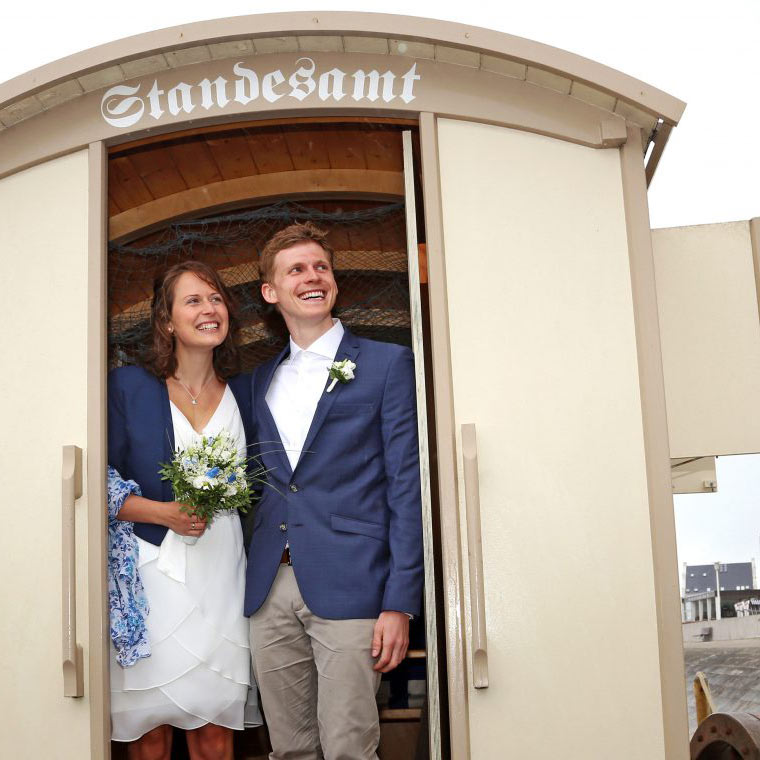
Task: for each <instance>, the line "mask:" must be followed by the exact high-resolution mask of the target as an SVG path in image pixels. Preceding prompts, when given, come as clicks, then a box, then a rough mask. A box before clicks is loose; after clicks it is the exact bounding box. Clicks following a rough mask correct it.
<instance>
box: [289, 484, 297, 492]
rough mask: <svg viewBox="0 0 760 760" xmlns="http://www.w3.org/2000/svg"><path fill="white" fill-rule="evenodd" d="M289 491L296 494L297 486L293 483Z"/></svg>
mask: <svg viewBox="0 0 760 760" xmlns="http://www.w3.org/2000/svg"><path fill="white" fill-rule="evenodd" d="M290 490H291V491H292V492H293V493H296V492H297V491H298V486H297V485H296V484H295V483H291V484H290Z"/></svg>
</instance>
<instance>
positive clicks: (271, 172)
mask: <svg viewBox="0 0 760 760" xmlns="http://www.w3.org/2000/svg"><path fill="white" fill-rule="evenodd" d="M404 130H410V131H411V140H410V141H408V144H409V145H411V153H412V155H411V157H410V158H411V163H412V165H413V167H414V169H413V175H414V176H413V178H412V183H411V184H412V186H413V188H414V189H413V193H414V194H416V195H417V196H418V197H419V196H420V192H421V191H420V188H421V182H420V176H419V166H420V161H419V141H418V138H417V131H416V123H415V122H409V121H408V120H400V119H374V120H369V119H357V118H351V119H341V118H326V119H322V120H316V119H301V120H299V119H290V120H282V121H276V122H273V121H268V122H257V123H252V124H240V125H232V126H230V125H226V126H224V127H220V128H217V129H211V130H208V129H207V130H203V131H201V130H191V131H189V132H183V133H181V134H174V135H171V136H168V137H167V136H163V137H158V138H150V139H147V140H142V141H139V142H136V143H130V144H127V145H122V146H117V147H115V148H112V149H111V151H110V153H109V161H108V178H109V179H108V190H109V192H108V201H109V221H110V225H109V227H110V232H109V254H108V256H109V261H108V318H109V319H108V365H109V368H112V367H117V366H123V365H128V364H134V363H137V362H139V356H140V351H141V347H142V346H143V345H144V343H145V339H146V337H147V336H148V331H149V312H150V299H151V296H152V284H153V280H154V277H155V276H156V275H157V274H158V273H159V272H160V271H161V270H163V269H165V268H166V267H167V266H170V265H171V264H173V263H175V262H178V261H182V260H185V259H190V258H191V259H198V260H202V261H205V262H207V263H209V264H210V265H211V266H213V267H214V268H215V269H217V270H218V271H219V272H220V273H221V275H222V278H223V279H224V281H225V283H226V284H227V285H228V286H229V287H230V288H231V290H232V292H233V293H234V295H235V297H236V299H237V300H238V303H239V310H240V316H241V323H242V329H241V331H240V345H241V356H242V362H243V367H242V369H243V371H251V370H252V369H253V368H255V367H256V366H258V365H259V364H261V363H262V362H264V361H266V360H267V359H269V358H270V357H272V356H274V355H275V354H276V353H278V352H279V350H280V349H281V347H282V346H283V345H284V343H285V341H286V340H287V336H286V333H285V332H284V329H283V325H282V324H281V322H280V321H279V318H277V317H274V318H273V315H272V314H271V313H270V312H269V310H268V308H267V307H266V305H265V304H264V303H263V301H262V299H261V298H260V296H259V276H258V254H259V252H260V250H261V248H262V247H263V245H264V244H265V242H266V241H267V240H268V239H269V238H270V237H271V236H272V235H273V234H274V233H275V232H277V231H278V230H279V229H282V228H283V227H285V226H287V225H288V224H291V223H293V222H295V221H307V220H308V221H312V222H314V223H315V224H317V225H318V226H320V227H322V228H324V229H327V230H328V231H329V238H328V239H329V241H330V243H331V245H332V246H333V247H334V249H335V275H336V281H337V283H338V288H339V293H340V295H339V297H338V302H337V304H336V309H335V316H337V317H339V318H340V319H341V321H342V322H343V323H344V324H345V325H347V326H348V327H349V328H350V329H351V330H352V331H353V332H354V333H356V334H358V335H361V336H363V337H367V338H372V339H375V340H382V341H388V342H394V343H400V344H402V345H407V346H412V344H413V332H414V329H415V325H414V324H413V320H412V316H411V315H412V313H413V309H412V308H411V307H410V297H411V296H412V295H414V297H415V298H417V299H419V303H420V310H419V313H420V314H421V324H420V325H418V326H417V327H418V328H419V330H421V332H422V333H423V335H424V345H425V348H424V363H425V367H426V383H425V385H426V389H427V405H426V406H427V419H428V431H429V451H430V452H435V446H434V445H432V444H433V443H434V442H433V441H432V437H433V430H434V425H433V418H432V415H433V409H434V405H433V391H432V382H431V369H430V366H431V365H430V355H429V338H428V336H429V308H428V302H427V275H426V272H427V267H426V262H425V240H424V229H425V228H424V219H423V216H422V203H416V204H415V208H416V212H415V214H414V219H413V220H408V219H407V208H408V192H409V190H408V184H409V183H407V190H406V197H405V182H404V180H405V176H404V148H403V138H402V132H403V131H404ZM407 173H408V170H407ZM408 221H413V222H414V223H415V226H416V231H417V235H418V238H419V241H418V242H419V252H418V255H419V263H420V288H419V292H418V293H417V294H411V293H410V288H409V268H408V261H409V251H408V242H407V241H408V237H407V232H408V229H407V223H408ZM416 253H417V252H416ZM420 411H421V410H420ZM430 459H431V461H429V462H425V463H424V464H423V466H427V467H428V468H429V470H430V472H431V476H432V477H430V478H429V481H430V483H431V490H432V493H431V494H430V496H431V506H432V509H431V516H432V520H431V522H432V529H433V537H434V541H433V554H434V557H433V560H434V565H435V566H436V568H440V548H439V547H440V540H439V539H440V534H439V531H438V520H437V504H438V499H437V494H436V483H437V478H436V477H435V462H434V461H432V460H433V459H434V456H431V457H430ZM435 578H437V579H438V582H437V583H435V589H434V593H433V594H432V595H429V596H428V599H431V598H435V599H436V604H435V606H436V607H439V606H440V604H439V600H440V598H441V587H440V578H441V575H440V572H439V571H438V572H436V573H435ZM430 582H431V579H430V578H428V584H430ZM427 614H428V615H430V614H435V611H432V612H431V611H430V610H428V612H427ZM439 619H442V614H441V615H439ZM425 623H426V621H425V618H424V616H423V617H420V618H418V619H417V620H415V621H413V625H412V628H411V631H410V636H411V642H410V650H409V653H408V656H407V658H406V661H405V662H404V663H402V665H401V666H400V667H399V668H398V669H397V670H396V671H394V673H392V674H389V677H386V678H384V679H383V682H382V684H381V687H380V691H379V693H378V708H379V712H380V719H381V744H380V749H379V753H380V756H381V757H384V758H410V759H411V758H426V757H429V756H430V754H429V750H428V744H429V743H428V730H429V725H428V724H429V717H430V715H431V713H429V709H428V708H429V704H430V698H431V690H430V684H434V689H435V690H436V694H435V701H436V710H435V711H434V713H435V715H436V716H437V714H438V709H437V705H438V704H441V705H442V706H445V703H446V700H445V698H441V697H442V695H441V694H440V688H442V687H444V688H445V683H446V679H445V674H444V673H442V672H440V673H439V672H438V670H441V671H442V670H443V663H442V661H441V659H439V658H437V657H435V658H433V660H432V661H433V662H434V663H436V665H435V669H436V672H435V674H431V673H430V672H429V668H428V667H427V661H428V657H427V655H428V651H429V650H430V648H431V647H434V648H436V649H437V647H438V643H439V642H438V641H433V642H429V641H426V638H429V636H428V637H426V625H425ZM437 638H440V639H442V632H441V631H440V630H439V632H438V637H437ZM440 650H441V652H443V651H444V648H443V647H442V646H441V647H440ZM438 684H440V686H439V685H438ZM435 720H436V722H437V720H438V719H437V718H436V719H435ZM440 724H441V726H444V725H445V724H446V721H445V720H440ZM236 733H237V732H236ZM447 744H448V743H447V742H446V741H442V742H441V745H442V746H443V747H446V746H447ZM268 750H269V745H268V739H267V736H266V730H265V729H264V728H259V729H248V730H246V731H245V732H241V733H240V734H239V735H237V736H236V757H239V758H246V759H247V760H259V758H264V757H266V756H267V752H268ZM112 752H113V757H115V758H119V757H120V756H121V754H120V753H122V752H123V747H121V746H119V745H117V744H115V743H114V744H113V745H112ZM173 757H176V758H182V757H186V754H185V743H184V741H183V740H182V738H181V736H178V737H177V741H175V742H174V755H173Z"/></svg>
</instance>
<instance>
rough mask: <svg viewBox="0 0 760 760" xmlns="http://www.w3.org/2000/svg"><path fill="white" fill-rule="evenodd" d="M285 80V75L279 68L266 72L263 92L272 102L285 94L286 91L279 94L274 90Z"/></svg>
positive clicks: (262, 83)
mask: <svg viewBox="0 0 760 760" xmlns="http://www.w3.org/2000/svg"><path fill="white" fill-rule="evenodd" d="M284 81H285V77H284V76H283V75H282V72H281V71H280V70H279V69H277V71H270V72H269V73H268V74H264V78H263V79H262V80H261V92H262V94H263V95H264V97H265V98H266V99H267V100H268V101H269V102H270V103H274V101H275V100H279V99H280V98H281V97H282V96H283V94H284V93H282V92H281V93H279V94H278V93H276V92H275V91H274V88H275V87H277V85H278V84H282V83H283V82H284Z"/></svg>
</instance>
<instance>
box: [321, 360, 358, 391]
mask: <svg viewBox="0 0 760 760" xmlns="http://www.w3.org/2000/svg"><path fill="white" fill-rule="evenodd" d="M355 369H356V364H354V362H352V361H351V360H350V359H343V361H340V362H333V363H332V364H331V365H330V375H329V376H330V377H331V378H332V382H331V383H330V385H329V386H328V388H327V392H328V393H329V392H330V391H331V390H332V389H333V388H334V387H335V383H349V382H351V380H353V379H354V370H355Z"/></svg>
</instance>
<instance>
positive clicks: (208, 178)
mask: <svg viewBox="0 0 760 760" xmlns="http://www.w3.org/2000/svg"><path fill="white" fill-rule="evenodd" d="M168 151H169V154H170V155H171V157H172V160H173V161H174V164H175V165H176V167H177V171H179V173H180V174H181V175H182V179H183V180H184V181H185V182H186V183H187V186H188V188H193V187H202V186H203V185H210V184H212V183H213V182H221V181H222V174H221V172H220V171H219V167H218V166H217V163H216V161H215V160H214V154H213V153H212V152H211V149H210V148H209V146H208V145H207V144H206V141H205V140H192V141H190V140H188V141H184V140H183V141H181V142H177V143H175V144H173V145H170V146H169V147H168Z"/></svg>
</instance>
